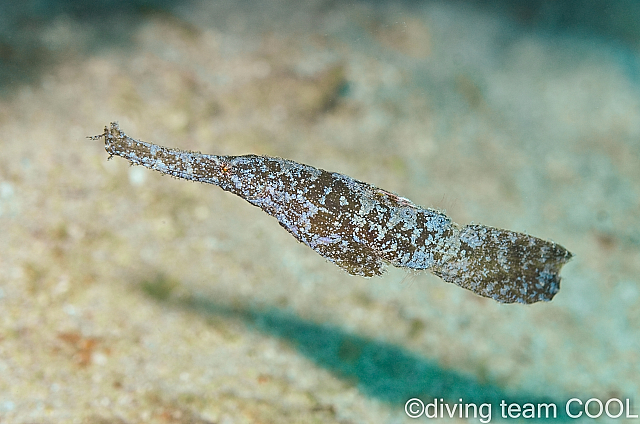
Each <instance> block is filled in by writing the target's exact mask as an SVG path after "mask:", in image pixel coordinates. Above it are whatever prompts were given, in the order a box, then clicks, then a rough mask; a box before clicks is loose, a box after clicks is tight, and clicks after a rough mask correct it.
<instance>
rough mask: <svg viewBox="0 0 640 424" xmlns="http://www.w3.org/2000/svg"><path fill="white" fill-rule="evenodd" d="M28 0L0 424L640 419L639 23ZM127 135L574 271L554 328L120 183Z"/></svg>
mask: <svg viewBox="0 0 640 424" xmlns="http://www.w3.org/2000/svg"><path fill="white" fill-rule="evenodd" d="M13 3H15V4H11V2H1V3H0V375H1V376H2V378H0V422H2V423H5V422H6V423H33V422H39V423H58V422H79V423H80V422H81V423H137V422H152V423H302V422H304V423H309V422H322V423H401V422H411V421H412V420H411V419H410V418H408V417H407V416H406V414H405V412H404V405H405V402H406V401H407V400H408V399H409V398H413V397H417V398H420V399H422V400H423V401H424V402H425V403H427V402H430V401H432V400H433V399H434V398H437V399H443V400H444V401H445V402H449V403H451V404H454V403H460V402H463V403H476V404H479V403H481V402H488V403H491V404H492V406H493V409H492V412H493V416H492V419H493V420H495V421H497V420H499V416H498V415H499V414H500V408H499V403H500V401H501V400H503V399H504V400H506V401H507V402H517V403H519V404H523V403H525V402H532V403H539V402H543V401H544V402H553V403H555V404H557V406H558V412H559V415H561V412H562V410H563V409H564V405H565V402H566V400H567V399H569V398H571V397H578V398H580V399H582V400H584V401H586V400H587V399H589V398H592V397H595V398H598V399H601V400H602V401H603V403H604V402H606V400H608V399H610V398H619V399H622V400H625V399H627V398H628V399H630V402H631V405H633V406H634V410H633V411H631V413H635V414H638V413H639V411H640V399H639V398H638V394H639V391H640V388H639V383H638V382H639V381H640V286H639V284H640V277H639V275H640V193H639V191H640V188H639V187H640V184H639V182H640V24H639V22H640V5H639V4H638V3H637V2H632V1H608V2H605V1H596V0H582V1H573V2H556V1H550V0H549V1H480V0H476V1H472V0H468V1H446V2H445V1H395V2H394V1H384V0H370V1H355V2H339V1H333V0H309V1H284V0H283V1H269V2H257V1H253V0H244V1H214V2H208V1H195V0H194V1H186V0H185V1H170V0H165V1H152V0H149V1H144V0H138V1H117V0H113V1H107V0H103V1H95V2H81V1H72V0H67V1H44V0H42V1H25V2H13ZM111 121H118V122H119V123H120V126H121V128H122V129H123V130H124V131H125V132H126V133H127V134H129V135H130V136H132V137H134V138H137V139H142V140H145V141H151V142H154V143H157V144H161V145H165V146H170V147H176V148H181V149H188V150H198V151H202V152H205V153H212V154H229V155H241V154H247V153H255V154H264V155H270V156H280V157H285V158H287V159H292V160H295V161H297V162H301V163H306V164H309V165H312V166H315V167H319V168H323V169H326V170H329V171H336V172H340V173H343V174H347V175H349V176H351V177H354V178H356V179H359V180H362V181H366V182H368V183H371V184H374V185H376V186H378V187H381V188H383V189H385V190H388V191H392V192H395V193H398V194H400V195H401V196H403V197H407V198H409V199H411V200H412V201H414V202H415V203H417V204H420V205H423V206H425V207H432V208H437V209H440V210H445V211H446V213H447V214H448V215H449V216H450V217H451V218H452V219H453V220H454V221H455V222H458V223H460V224H467V223H469V222H479V223H482V224H485V225H491V226H495V227H501V228H508V229H511V230H515V231H522V232H527V233H529V234H531V235H535V236H537V237H541V238H545V239H549V240H553V241H555V242H557V243H560V244H561V245H563V246H565V247H566V248H567V249H569V250H570V251H572V252H573V254H574V259H573V260H572V261H571V262H570V263H569V264H567V265H566V266H565V267H564V269H563V272H562V275H563V281H562V285H561V290H560V292H559V293H558V295H557V296H556V297H555V298H554V300H553V301H552V302H549V303H540V304H534V305H500V304H497V303H495V302H494V301H492V300H490V299H485V298H480V297H478V296H476V295H474V294H473V293H471V292H468V291H465V290H462V289H460V288H459V287H456V286H453V285H450V284H445V283H444V282H442V281H441V280H440V279H438V278H437V277H434V276H432V275H431V274H429V273H427V272H423V273H407V272H406V271H403V270H398V269H389V271H388V272H387V274H385V275H384V276H383V277H380V278H373V279H363V278H359V277H353V276H349V275H347V274H346V273H344V272H342V271H341V270H340V269H338V268H337V267H336V266H334V265H333V264H330V263H328V262H326V261H325V260H324V259H323V258H321V257H320V256H318V255H317V254H316V253H314V252H313V251H312V250H311V249H309V248H307V247H306V246H303V245H302V244H299V243H297V242H296V241H295V240H294V239H293V238H292V237H291V236H290V235H289V234H287V232H286V231H284V230H282V228H280V226H279V225H278V224H277V222H276V221H275V220H274V219H273V218H271V217H269V216H267V215H266V214H264V213H263V212H262V211H260V210H259V209H257V208H254V207H251V206H250V205H249V204H248V203H246V202H245V201H243V200H242V199H239V198H236V197H235V196H233V195H231V194H228V193H225V192H223V191H222V190H220V189H219V188H217V187H214V186H206V185H204V184H194V183H191V182H187V181H178V180H176V179H172V178H169V177H163V176H161V175H160V174H158V173H155V172H152V171H149V170H147V169H143V168H138V167H136V168H134V167H130V166H129V165H128V164H127V163H126V161H124V160H122V159H120V158H114V159H113V160H111V161H107V157H108V155H107V154H106V153H105V151H104V148H103V147H104V146H103V145H102V143H101V142H99V141H90V140H87V139H86V136H89V135H95V134H99V133H101V132H102V131H103V128H104V126H105V125H108V124H109V122H111ZM634 402H635V403H634ZM574 412H577V409H576V411H574ZM613 412H617V410H616V411H613ZM625 412H626V411H625ZM624 415H625V414H623V417H624ZM421 419H425V420H426V418H424V417H422V418H421ZM444 420H446V421H451V422H463V421H464V422H467V421H472V422H474V421H476V419H471V420H467V419H465V418H459V417H458V418H444ZM558 420H565V421H566V417H559V418H558ZM619 420H620V421H622V422H624V418H620V419H619ZM632 420H633V419H628V421H632ZM510 421H513V420H510ZM572 421H573V420H572Z"/></svg>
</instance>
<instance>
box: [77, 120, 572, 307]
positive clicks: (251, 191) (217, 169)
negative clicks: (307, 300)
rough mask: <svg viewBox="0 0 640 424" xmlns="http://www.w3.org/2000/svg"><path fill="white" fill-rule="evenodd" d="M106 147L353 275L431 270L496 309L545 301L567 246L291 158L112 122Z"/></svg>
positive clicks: (566, 256)
mask: <svg viewBox="0 0 640 424" xmlns="http://www.w3.org/2000/svg"><path fill="white" fill-rule="evenodd" d="M89 138H91V139H94V140H95V139H102V138H104V143H105V150H106V151H107V153H109V155H110V156H109V158H111V157H112V156H120V157H122V158H124V159H127V160H128V161H129V162H130V163H131V164H133V165H142V166H145V167H147V168H150V169H154V170H156V171H159V172H161V173H163V174H169V175H172V176H174V177H177V178H183V179H186V180H192V181H199V182H203V183H209V184H215V185H217V186H219V187H220V188H222V189H223V190H225V191H229V192H231V193H234V194H236V195H238V196H240V197H242V198H243V199H245V200H246V201H248V202H249V203H251V204H252V205H254V206H257V207H259V208H260V209H262V210H263V211H265V212H266V213H268V214H269V215H271V216H273V217H274V218H276V219H277V220H278V222H279V223H280V225H281V226H282V227H283V228H285V229H286V230H287V231H288V232H289V233H290V234H291V235H292V236H293V237H295V238H296V239H297V240H298V241H300V242H302V243H304V244H306V245H307V246H309V247H310V248H311V249H313V250H315V251H316V252H317V253H318V254H320V255H321V256H323V257H324V258H326V259H327V260H329V261H331V262H333V263H334V264H336V265H337V266H339V267H340V268H342V269H343V270H345V271H346V272H348V273H349V274H352V275H359V276H363V277H373V276H377V275H381V274H383V273H384V271H385V268H386V266H387V265H388V264H391V265H393V266H396V267H400V268H408V269H413V270H423V269H426V270H429V271H430V272H432V273H433V274H435V275H437V276H438V277H440V278H442V279H443V280H444V281H447V282H449V283H454V284H457V285H458V286H460V287H462V288H465V289H468V290H471V291H473V292H474V293H476V294H478V295H480V296H485V297H489V298H492V299H494V300H496V301H498V302H502V303H514V302H519V303H534V302H538V301H550V300H551V299H552V298H553V296H554V295H555V294H556V293H557V292H558V290H559V289H560V276H559V273H560V270H561V268H562V266H563V265H564V264H565V263H567V262H568V261H569V259H571V256H572V255H571V253H570V252H569V251H568V250H566V249H565V248H564V247H562V246H560V245H559V244H556V243H554V242H551V241H546V240H542V239H539V238H537V237H533V236H530V235H527V234H523V233H518V232H514V231H509V230H502V229H498V228H493V227H488V226H485V225H478V224H471V225H465V226H460V225H458V224H456V223H454V222H452V221H451V219H450V218H449V217H448V216H447V215H445V214H444V213H443V212H441V211H438V210H435V209H430V208H423V207H420V206H418V205H416V204H414V203H413V202H411V201H410V200H409V199H406V198H404V197H400V196H398V195H396V194H394V193H391V192H389V191H386V190H382V189H380V188H377V187H375V186H373V185H371V184H367V183H365V182H362V181H358V180H355V179H353V178H351V177H348V176H346V175H343V174H338V173H335V172H327V171H325V170H322V169H318V168H314V167H312V166H309V165H304V164H300V163H297V162H293V161H291V160H287V159H282V158H275V157H268V156H257V155H244V156H218V155H207V154H202V153H199V152H190V151H183V150H178V149H170V148H167V147H162V146H158V145H155V144H152V143H147V142H144V141H139V140H135V139H133V138H131V137H129V136H127V135H126V134H125V133H124V132H122V131H121V130H120V128H119V127H118V124H117V123H111V125H110V126H109V127H105V129H104V133H103V134H100V135H97V136H93V137H89Z"/></svg>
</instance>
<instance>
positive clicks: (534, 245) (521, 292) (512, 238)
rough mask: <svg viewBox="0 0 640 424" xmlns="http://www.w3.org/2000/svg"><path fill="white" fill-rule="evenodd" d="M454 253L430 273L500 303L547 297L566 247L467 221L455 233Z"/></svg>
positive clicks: (567, 254) (556, 286)
mask: <svg viewBox="0 0 640 424" xmlns="http://www.w3.org/2000/svg"><path fill="white" fill-rule="evenodd" d="M459 241H460V248H459V249H458V253H457V256H455V257H454V258H452V259H451V260H449V261H447V262H445V263H444V264H443V265H441V266H439V267H437V268H434V269H433V270H432V271H433V273H434V274H436V275H437V276H439V277H440V278H442V279H443V280H445V281H447V282H449V283H454V284H457V285H458V286H460V287H463V288H465V289H468V290H471V291H473V292H474V293H477V294H479V295H481V296H485V297H490V298H493V299H494V300H497V301H498V302H503V303H514V302H519V303H534V302H538V301H541V300H542V301H549V300H551V299H553V296H554V295H555V294H556V293H557V292H558V290H560V276H559V275H558V274H559V273H560V269H561V268H562V266H563V265H564V264H565V263H567V262H568V261H569V260H570V259H571V256H572V255H571V252H569V251H568V250H566V249H565V248H564V247H562V246H560V245H559V244H556V243H553V242H550V241H545V240H542V239H539V238H536V237H532V236H529V235H526V234H522V233H516V232H514V231H509V230H501V229H498V228H492V227H486V226H483V225H467V226H466V227H464V228H462V230H461V231H460V233H459Z"/></svg>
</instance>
